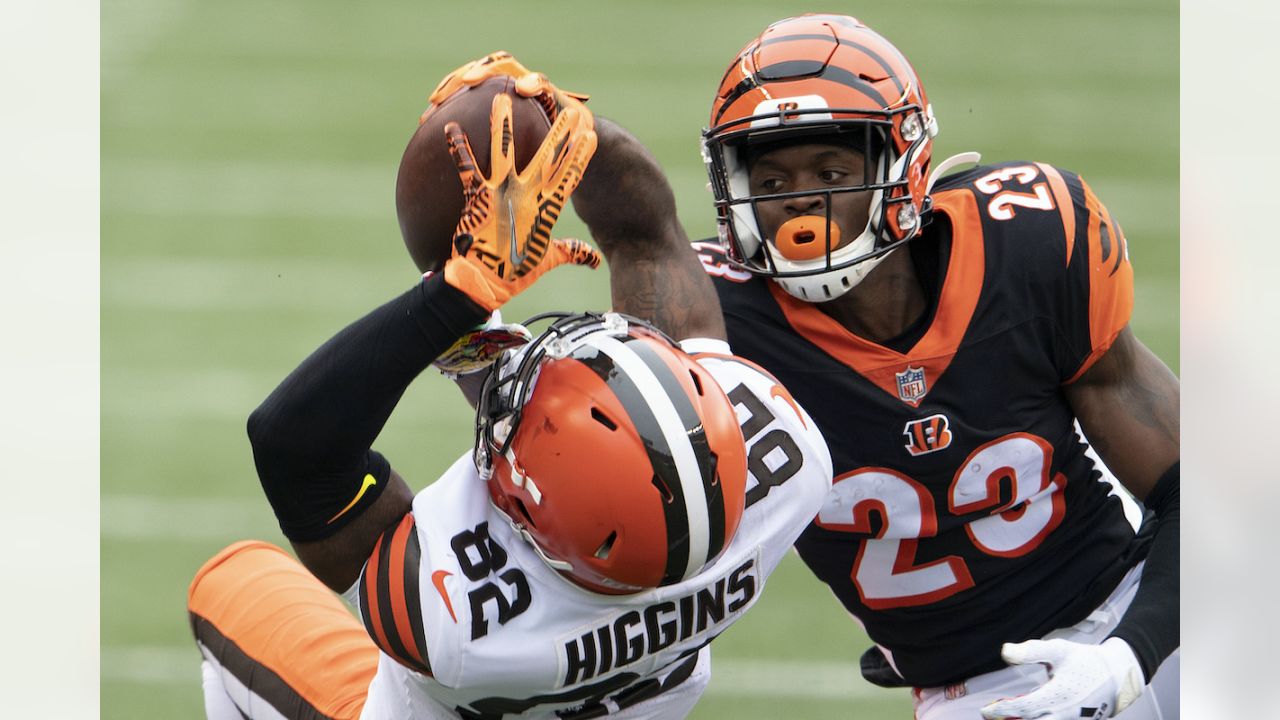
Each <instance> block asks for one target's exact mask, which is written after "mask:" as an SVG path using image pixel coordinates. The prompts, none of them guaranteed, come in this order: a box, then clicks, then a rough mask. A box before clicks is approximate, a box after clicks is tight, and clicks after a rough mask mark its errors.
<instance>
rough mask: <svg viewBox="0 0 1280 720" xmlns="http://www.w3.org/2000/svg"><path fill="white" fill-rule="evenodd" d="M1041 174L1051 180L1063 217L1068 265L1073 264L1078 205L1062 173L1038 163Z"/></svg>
mask: <svg viewBox="0 0 1280 720" xmlns="http://www.w3.org/2000/svg"><path fill="white" fill-rule="evenodd" d="M1036 167H1038V168H1040V172H1042V173H1044V176H1045V177H1046V178H1048V179H1049V189H1050V190H1052V191H1053V201H1054V203H1055V204H1057V206H1058V213H1059V214H1061V215H1062V232H1063V235H1064V236H1065V237H1066V241H1067V262H1066V264H1067V265H1070V264H1071V253H1072V251H1074V250H1075V247H1076V204H1075V203H1074V202H1073V201H1072V200H1071V191H1070V190H1068V189H1067V181H1066V180H1063V179H1062V173H1060V172H1058V169H1057V168H1055V167H1053V166H1052V165H1047V164H1045V163H1036Z"/></svg>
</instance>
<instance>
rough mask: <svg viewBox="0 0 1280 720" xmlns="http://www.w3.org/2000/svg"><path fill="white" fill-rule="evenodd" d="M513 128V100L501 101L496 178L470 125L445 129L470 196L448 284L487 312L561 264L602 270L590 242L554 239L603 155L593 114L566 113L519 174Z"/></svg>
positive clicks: (495, 132) (496, 109)
mask: <svg viewBox="0 0 1280 720" xmlns="http://www.w3.org/2000/svg"><path fill="white" fill-rule="evenodd" d="M511 123H512V120H511V97H510V96H509V95H506V94H499V95H496V96H494V98H493V110H492V112H491V114H490V117H489V129H490V133H491V139H490V144H489V147H490V159H489V169H490V171H489V177H485V176H484V175H483V174H482V173H481V172H480V170H479V167H478V166H477V165H476V160H475V156H474V154H473V153H472V151H471V143H470V142H468V141H467V136H466V133H464V132H463V131H462V128H461V127H459V126H458V124H457V123H454V122H450V123H448V124H446V125H445V128H444V129H445V135H446V136H447V137H448V140H449V152H450V153H451V154H452V155H453V160H454V163H455V164H456V165H457V166H458V175H459V177H460V178H461V179H462V188H463V198H464V205H463V209H462V218H461V219H460V220H459V221H458V226H457V229H456V230H455V231H454V235H453V251H452V252H453V254H452V256H451V257H450V258H449V260H448V261H447V262H445V266H444V277H445V282H447V283H449V284H450V285H452V286H453V287H455V288H457V289H459V290H461V291H462V292H464V293H466V294H467V296H468V297H470V298H471V299H472V300H474V301H475V302H476V303H477V304H478V305H480V306H481V307H484V308H485V309H487V310H496V309H498V308H499V307H501V306H502V305H503V304H504V303H506V302H507V301H508V300H510V299H511V298H512V297H514V296H515V295H516V294H518V293H520V292H522V291H523V290H524V289H525V288H528V287H529V286H530V285H532V284H533V283H534V281H535V280H537V279H538V277H539V276H541V275H542V274H543V273H545V272H547V271H548V270H550V269H552V268H554V267H556V266H558V265H563V264H565V263H571V264H574V265H587V266H590V267H592V268H596V267H599V265H600V254H599V253H597V252H596V251H595V250H594V249H592V248H591V246H589V245H587V244H586V243H584V242H582V241H580V240H560V239H552V237H551V228H552V226H554V225H555V222H556V220H557V219H558V218H559V217H560V211H561V210H562V209H563V208H564V206H565V203H567V202H568V200H569V195H570V194H571V193H572V192H573V191H574V189H575V188H576V187H577V186H578V183H579V182H580V181H581V180H582V174H583V172H585V171H586V169H587V163H588V162H589V161H590V160H591V156H592V154H594V153H595V149H596V133H595V130H594V119H593V118H592V116H591V113H590V111H588V110H587V109H586V108H575V107H570V108H566V109H565V111H564V112H562V113H561V114H560V116H559V117H558V118H556V121H555V122H554V123H552V125H551V129H550V130H548V131H547V136H546V138H545V139H544V140H543V141H542V145H541V146H539V147H538V152H537V153H536V154H535V155H534V156H533V159H532V160H530V161H529V164H528V166H527V167H525V169H524V171H523V172H519V173H517V172H516V169H515V147H514V140H513V133H512V124H511Z"/></svg>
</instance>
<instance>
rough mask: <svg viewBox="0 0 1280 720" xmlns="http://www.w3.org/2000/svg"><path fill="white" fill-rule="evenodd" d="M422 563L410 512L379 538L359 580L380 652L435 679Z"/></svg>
mask: <svg viewBox="0 0 1280 720" xmlns="http://www.w3.org/2000/svg"><path fill="white" fill-rule="evenodd" d="M421 559H422V550H421V546H420V545H419V544H418V534H417V526H416V525H415V524H414V519H413V513H408V514H406V515H405V516H404V518H402V519H401V520H400V522H399V523H398V524H396V525H395V527H392V528H390V529H388V530H387V531H386V532H384V533H383V534H382V536H381V537H379V538H378V542H377V543H376V544H375V545H374V548H373V552H372V553H371V554H370V555H369V561H368V562H367V563H366V565H365V570H364V574H363V575H362V576H361V577H360V610H361V613H362V614H363V616H364V625H365V629H366V630H368V632H369V636H370V637H371V638H373V641H374V642H375V643H377V645H378V647H379V648H381V649H382V651H383V652H384V653H386V654H387V655H389V656H390V657H391V658H392V659H393V660H395V661H396V662H398V663H400V664H401V665H404V666H405V667H407V668H409V669H411V670H414V671H416V672H420V673H423V674H426V675H430V674H431V668H430V666H429V664H428V660H427V641H426V634H425V632H424V631H423V625H422V603H421V595H420V592H419V588H418V575H419V570H420V569H419V563H420V562H421Z"/></svg>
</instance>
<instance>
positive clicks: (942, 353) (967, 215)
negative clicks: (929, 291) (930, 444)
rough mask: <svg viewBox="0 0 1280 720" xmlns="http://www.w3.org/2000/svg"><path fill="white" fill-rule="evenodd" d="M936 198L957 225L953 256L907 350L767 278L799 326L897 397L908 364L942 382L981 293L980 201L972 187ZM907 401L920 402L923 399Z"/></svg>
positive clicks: (798, 329)
mask: <svg viewBox="0 0 1280 720" xmlns="http://www.w3.org/2000/svg"><path fill="white" fill-rule="evenodd" d="M936 198H937V202H938V204H937V205H936V206H935V211H940V212H945V213H946V214H947V216H948V217H950V218H951V222H952V225H953V227H954V228H955V231H954V232H953V233H952V243H951V258H950V260H949V261H948V263H947V274H946V278H945V279H944V280H943V282H942V291H941V293H940V297H939V298H938V309H937V313H936V314H935V315H934V318H933V322H932V323H931V324H930V326H929V329H928V330H927V331H926V332H925V334H924V336H923V337H922V338H920V340H919V341H918V342H916V344H915V346H914V347H912V348H911V349H910V350H909V351H907V352H906V353H905V354H903V353H899V352H897V351H895V350H891V349H889V348H887V347H884V346H882V345H879V344H877V343H875V342H872V341H871V340H867V339H866V338H862V337H859V336H858V335H855V334H854V333H852V332H850V331H849V330H847V329H846V328H845V327H844V326H843V325H841V324H840V323H838V322H837V321H835V320H834V319H832V318H831V317H829V316H827V315H826V314H825V313H823V312H822V311H821V310H819V309H818V307H817V306H816V305H813V304H811V303H806V302H804V301H802V300H798V299H796V298H794V297H792V296H791V295H788V294H787V292H786V291H785V290H783V289H782V288H781V287H779V286H778V284H777V283H769V284H768V285H769V292H770V293H772V294H773V298H774V300H775V301H776V302H777V303H778V306H779V307H780V308H782V314H783V315H784V316H785V317H786V319H787V322H788V323H790V324H791V327H793V328H795V330H796V332H798V333H800V335H802V336H803V337H804V338H805V339H807V340H809V341H810V342H812V343H814V344H815V345H817V346H818V347H820V348H822V349H823V350H824V351H825V352H826V353H827V354H828V355H830V356H832V357H833V358H835V359H837V360H839V361H840V362H841V363H843V364H844V365H846V366H848V367H849V368H850V369H852V370H853V371H854V372H856V373H858V374H859V375H862V376H863V377H865V378H866V379H868V380H870V381H871V382H873V383H875V384H876V386H878V387H879V388H880V389H882V390H884V391H885V392H887V393H889V394H890V395H892V396H893V397H899V395H898V381H897V378H895V377H894V375H895V373H897V372H901V371H903V370H904V369H906V368H907V367H908V366H911V367H922V368H924V371H925V377H926V380H927V382H928V385H929V387H933V386H934V384H935V383H937V381H938V379H939V378H941V377H942V375H943V373H945V372H946V370H947V368H948V367H949V366H950V365H951V359H952V358H953V357H955V353H956V350H958V349H959V347H960V341H961V340H962V339H963V338H964V334H965V332H966V331H967V330H968V329H969V322H970V321H971V320H972V319H973V311H974V310H975V309H976V308H977V307H978V296H979V295H980V294H981V293H982V282H983V278H984V276H985V274H986V250H985V248H984V246H983V237H982V219H981V216H980V214H979V211H978V206H977V203H976V202H975V200H974V198H973V195H972V194H970V193H959V192H956V193H940V194H939V195H938V196H936ZM908 404H911V405H913V406H914V405H918V404H919V399H917V401H916V402H909V403H908Z"/></svg>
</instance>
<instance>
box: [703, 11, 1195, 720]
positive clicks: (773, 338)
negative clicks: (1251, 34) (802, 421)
mask: <svg viewBox="0 0 1280 720" xmlns="http://www.w3.org/2000/svg"><path fill="white" fill-rule="evenodd" d="M937 128H938V125H937V121H936V120H935V118H934V114H933V108H932V107H931V106H930V104H929V102H928V99H927V97H926V95H925V91H924V88H923V87H922V86H921V84H920V81H919V79H918V78H917V77H916V74H915V71H914V70H913V69H912V67H911V65H910V64H909V62H908V61H907V59H906V58H905V57H903V55H902V54H901V53H900V52H899V51H898V49H897V48H895V47H894V46H893V45H892V44H891V43H889V42H888V41H887V40H885V39H884V38H883V37H881V36H880V35H878V34H877V33H875V32H874V31H872V30H871V29H869V28H867V27H866V26H865V25H864V24H862V23H861V22H860V21H858V20H856V19H854V18H851V17H848V16H839V15H805V16H800V17H794V18H788V19H785V20H782V21H779V22H777V23H774V24H773V25H771V26H769V27H768V28H767V29H766V30H765V31H764V32H763V33H762V34H761V35H760V36H759V37H757V38H755V39H753V40H752V41H751V42H749V43H748V44H747V45H746V47H744V48H743V50H742V51H741V52H740V53H739V54H738V55H737V56H736V57H735V58H734V59H733V62H732V64H731V65H730V66H729V69H728V71H727V72H726V73H725V76H724V78H723V79H722V81H721V83H720V87H719V90H718V91H717V93H716V96H715V99H714V101H713V104H712V111H711V120H710V123H709V129H708V130H706V131H705V132H704V157H705V160H706V163H707V168H708V171H709V174H710V177H711V185H712V190H713V192H714V193H715V197H716V203H715V204H716V209H717V214H718V221H719V231H720V238H719V242H717V243H712V242H708V243H702V244H700V245H699V247H700V248H701V254H702V256H703V262H704V265H705V267H706V269H707V271H708V272H709V273H710V274H711V275H713V276H714V278H715V280H716V285H717V288H718V291H719V293H720V298H721V303H722V304H723V307H724V313H725V320H726V324H727V326H728V331H729V339H730V342H731V343H732V344H733V347H734V348H735V350H736V351H737V352H739V353H740V354H741V355H743V356H744V357H747V358H749V359H751V360H753V361H755V362H757V363H759V364H760V365H762V366H764V367H765V368H766V369H767V370H769V371H770V372H772V373H774V374H775V375H776V376H777V377H778V379H779V380H780V381H781V382H782V383H783V384H785V385H786V387H787V388H789V389H790V390H791V391H792V392H793V393H794V394H795V397H796V399H797V400H798V401H800V402H801V403H802V404H804V406H805V407H806V408H808V409H809V411H810V412H811V413H813V416H814V418H815V420H816V421H817V423H818V424H819V426H820V428H821V429H822V432H823V434H824V436H825V437H826V440H827V442H828V444H829V446H830V449H831V454H832V458H833V461H834V467H835V472H836V478H835V483H834V486H833V491H832V493H831V495H830V497H829V498H828V501H827V504H826V506H825V507H824V508H823V510H822V512H821V513H820V514H819V516H818V517H817V518H816V519H815V520H814V522H813V523H812V524H811V526H810V527H809V528H808V530H807V531H806V532H805V533H804V535H803V536H802V537H801V538H800V540H799V541H798V542H797V544H796V547H797V550H798V551H799V553H800V556H801V557H802V558H803V560H804V561H805V563H806V564H807V565H808V566H809V567H810V568H811V569H812V570H813V572H814V573H815V574H816V575H817V576H818V577H819V578H821V579H822V580H823V581H824V582H826V583H827V584H828V585H829V586H830V588H831V589H832V590H833V591H834V593H835V594H836V596H837V597H838V598H840V600H841V602H842V603H843V604H844V606H845V607H846V608H847V609H848V610H849V612H851V613H853V614H854V615H855V616H856V617H857V618H858V619H859V620H860V621H861V622H862V623H863V624H864V625H865V627H866V630H867V632H868V634H869V635H870V637H871V639H872V640H873V641H874V642H875V644H876V645H875V647H874V648H872V649H871V650H869V651H868V652H867V653H865V654H864V655H863V658H862V667H863V673H864V674H865V675H866V677H867V678H868V679H869V680H871V681H872V682H874V683H877V684H880V685H885V686H911V687H914V688H916V691H915V692H914V693H913V700H914V703H915V709H916V718H918V720H942V719H944V718H945V719H950V718H957V719H958V718H976V717H979V711H981V715H982V716H985V717H987V718H1014V717H1017V718H1057V719H1063V720H1065V719H1066V718H1073V719H1074V718H1081V717H1087V718H1092V717H1099V718H1103V717H1111V716H1112V715H1114V714H1115V713H1118V712H1121V711H1125V713H1124V717H1125V718H1158V717H1161V716H1162V714H1163V717H1170V716H1176V715H1177V713H1178V710H1177V687H1178V655H1177V654H1176V651H1177V648H1178V645H1179V640H1178V506H1179V502H1178V459H1179V421H1178V397H1179V387H1178V380H1177V378H1176V377H1175V376H1174V375H1173V374H1172V373H1171V372H1170V371H1169V370H1168V368H1166V367H1165V366H1164V365H1163V364H1162V363H1161V362H1160V360H1159V359H1157V358H1156V357H1155V355H1154V354H1152V353H1151V352H1150V351H1149V350H1148V349H1147V348H1146V347H1145V346H1144V345H1143V344H1142V343H1141V342H1140V341H1139V340H1138V339H1137V338H1136V337H1135V336H1134V334H1133V332H1132V331H1131V330H1130V328H1129V316H1130V312H1131V310H1132V305H1133V270H1132V268H1131V266H1130V264H1129V259H1128V252H1127V247H1126V241H1125V237H1124V233H1123V232H1122V230H1121V229H1120V226H1119V224H1118V223H1117V222H1116V220H1115V218H1113V217H1112V215H1111V214H1110V213H1109V212H1108V210H1107V208H1106V207H1105V206H1104V205H1103V204H1102V203H1101V202H1100V201H1099V200H1098V198H1097V197H1096V196H1095V195H1094V193H1093V191H1092V190H1091V189H1090V187H1089V185H1088V183H1087V182H1085V180H1084V179H1083V178H1082V177H1080V176H1079V175H1076V174H1074V173H1071V172H1068V171H1066V170H1063V169H1060V168H1056V167H1053V166H1051V165H1048V164H1045V163H1039V162H1006V163H1000V164H996V165H987V166H978V167H975V168H973V169H969V170H966V171H964V172H961V173H958V174H951V175H945V173H946V172H947V170H948V169H950V168H952V167H955V166H957V165H961V164H970V165H971V164H974V163H976V162H977V161H978V157H977V155H976V154H972V153H970V154H966V155H963V156H957V157H956V158H952V159H949V160H947V161H944V162H941V163H937V164H934V165H933V169H932V172H930V169H931V157H930V156H931V141H932V138H933V137H934V136H935V135H936V134H937ZM1081 429H1082V430H1083V434H1081ZM1086 438H1087V440H1086ZM1094 451H1096V453H1095V452H1094ZM1097 456H1101V458H1102V460H1105V464H1103V463H1102V462H1100V461H1099V460H1098V459H1097ZM1119 486H1123V488H1125V489H1127V491H1128V492H1126V490H1125V489H1121V488H1120V487H1119ZM1130 493H1131V494H1132V496H1136V498H1137V499H1138V500H1140V501H1141V502H1142V503H1143V505H1141V506H1140V505H1138V504H1137V503H1135V502H1134V501H1133V498H1132V497H1131V496H1130ZM1157 671H1159V672H1157ZM1126 708H1127V710H1126Z"/></svg>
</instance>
